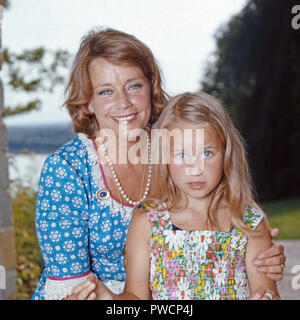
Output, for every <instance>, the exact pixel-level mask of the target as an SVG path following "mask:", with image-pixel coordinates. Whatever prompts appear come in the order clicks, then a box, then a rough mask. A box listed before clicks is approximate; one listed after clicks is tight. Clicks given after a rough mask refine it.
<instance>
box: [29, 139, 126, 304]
mask: <svg viewBox="0 0 300 320" xmlns="http://www.w3.org/2000/svg"><path fill="white" fill-rule="evenodd" d="M87 146H88V147H87ZM91 146H92V141H91V140H89V139H88V138H86V137H85V136H83V135H81V136H80V135H79V136H77V137H75V139H73V140H72V141H70V142H69V143H66V144H65V145H63V146H62V147H61V148H60V149H58V150H57V151H56V152H54V153H53V154H51V155H50V156H48V157H47V159H46V160H45V162H44V165H43V168H42V172H41V177H40V182H39V188H38V197H37V203H36V234H37V238H38V241H39V244H40V247H41V251H42V255H43V259H44V263H45V270H44V272H43V274H42V276H41V279H40V282H39V284H38V286H37V288H36V291H35V293H34V295H33V297H32V299H37V300H40V299H44V287H45V281H46V279H47V277H48V276H50V277H55V278H62V279H63V278H68V277H73V276H78V275H81V274H83V273H85V272H87V271H89V270H91V271H92V272H93V273H95V274H96V275H97V276H98V278H99V279H101V280H119V281H124V280H125V270H124V266H123V255H122V249H123V247H124V245H125V241H126V235H127V231H128V227H129V223H130V218H128V217H127V218H126V217H124V215H122V214H121V212H120V210H119V209H120V208H119V206H118V205H116V206H115V207H113V206H112V204H113V202H116V201H114V200H113V199H111V198H110V199H108V200H98V199H97V197H96V192H97V191H98V190H99V188H101V184H103V181H101V171H100V169H99V163H98V161H97V159H96V157H95V155H96V153H95V151H93V150H92V148H91ZM88 149H89V150H88ZM88 151H89V152H88ZM93 152H94V153H93ZM96 170H98V175H97V174H95V172H96ZM99 173H100V175H99ZM97 176H98V178H99V179H100V181H98V180H97ZM127 209H131V208H129V207H128V208H127Z"/></svg>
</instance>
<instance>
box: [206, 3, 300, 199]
mask: <svg viewBox="0 0 300 320" xmlns="http://www.w3.org/2000/svg"><path fill="white" fill-rule="evenodd" d="M294 4H295V1H291V0H284V1H282V0H249V1H248V2H247V4H246V5H245V7H244V9H243V10H242V11H241V12H240V13H239V14H237V15H235V16H234V17H232V18H231V20H230V22H229V23H228V24H227V25H223V26H222V27H221V28H220V29H219V30H218V32H217V34H216V46H217V50H216V52H215V59H214V61H211V62H210V63H209V64H208V66H207V70H206V75H205V77H204V80H203V81H202V83H201V90H203V91H206V92H208V93H211V94H212V95H214V96H216V97H218V98H219V99H221V101H222V102H223V103H224V104H225V106H227V108H228V110H229V113H230V114H231V115H232V117H233V119H234V122H235V123H236V125H237V127H238V129H239V131H240V132H241V134H242V136H243V137H244V138H245V141H246V144H247V151H248V154H249V159H250V166H251V168H252V171H253V176H254V181H255V185H256V190H257V193H258V195H259V200H264V201H265V200H271V199H278V198H286V197H293V196H299V195H300V188H299V185H300V170H299V169H298V164H299V163H300V152H299V150H298V149H299V146H300V126H299V123H300V32H299V30H294V29H293V28H292V26H291V21H292V19H293V17H294V15H293V14H292V13H291V10H292V7H293V5H294Z"/></svg>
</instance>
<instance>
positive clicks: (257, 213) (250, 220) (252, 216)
mask: <svg viewBox="0 0 300 320" xmlns="http://www.w3.org/2000/svg"><path fill="white" fill-rule="evenodd" d="M264 217H265V214H264V212H263V211H262V210H261V209H259V208H258V207H255V206H252V205H249V206H248V207H247V210H246V212H245V215H244V224H245V225H246V226H247V227H249V228H250V229H252V230H255V229H256V228H257V226H258V225H259V224H260V222H261V221H262V220H263V218H264Z"/></svg>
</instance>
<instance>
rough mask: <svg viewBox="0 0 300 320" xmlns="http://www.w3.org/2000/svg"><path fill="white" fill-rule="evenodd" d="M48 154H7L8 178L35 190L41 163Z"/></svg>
mask: <svg viewBox="0 0 300 320" xmlns="http://www.w3.org/2000/svg"><path fill="white" fill-rule="evenodd" d="M47 156H48V155H47V154H39V153H28V154H26V153H21V154H11V153H10V154H9V155H8V157H9V167H8V173H9V179H10V180H14V181H20V182H21V183H22V185H23V186H24V187H30V188H32V189H34V190H35V191H36V190H37V187H38V182H39V179H40V174H41V169H42V166H43V163H44V161H45V159H46V157H47Z"/></svg>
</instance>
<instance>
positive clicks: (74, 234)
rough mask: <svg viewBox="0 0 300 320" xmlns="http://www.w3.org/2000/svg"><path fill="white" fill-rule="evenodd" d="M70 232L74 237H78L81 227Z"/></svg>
mask: <svg viewBox="0 0 300 320" xmlns="http://www.w3.org/2000/svg"><path fill="white" fill-rule="evenodd" d="M72 234H73V236H74V237H75V238H80V237H81V236H82V234H83V230H82V228H74V229H73V231H72Z"/></svg>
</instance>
